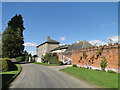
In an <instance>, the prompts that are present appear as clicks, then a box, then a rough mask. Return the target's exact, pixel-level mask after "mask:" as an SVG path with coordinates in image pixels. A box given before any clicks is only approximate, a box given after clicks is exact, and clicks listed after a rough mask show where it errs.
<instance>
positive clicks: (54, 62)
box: [49, 56, 59, 64]
mask: <svg viewBox="0 0 120 90" xmlns="http://www.w3.org/2000/svg"><path fill="white" fill-rule="evenodd" d="M49 62H50V64H59V60H58V57H57V56H51V57H50V61H49Z"/></svg>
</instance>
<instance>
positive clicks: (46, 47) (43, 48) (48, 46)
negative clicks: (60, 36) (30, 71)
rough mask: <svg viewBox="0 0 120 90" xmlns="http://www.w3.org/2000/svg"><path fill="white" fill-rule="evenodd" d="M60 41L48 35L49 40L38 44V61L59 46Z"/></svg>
mask: <svg viewBox="0 0 120 90" xmlns="http://www.w3.org/2000/svg"><path fill="white" fill-rule="evenodd" d="M59 43H60V42H58V41H56V40H53V39H50V36H48V37H47V41H45V42H44V43H42V44H40V45H38V46H37V56H38V59H37V60H36V62H42V60H41V58H42V57H44V56H45V54H46V53H49V52H50V51H51V50H53V49H54V48H56V47H58V46H59Z"/></svg>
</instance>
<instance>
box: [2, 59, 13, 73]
mask: <svg viewBox="0 0 120 90" xmlns="http://www.w3.org/2000/svg"><path fill="white" fill-rule="evenodd" d="M12 65H13V63H12V62H11V59H9V58H2V59H0V71H2V72H6V71H9V70H12V67H13V66H12Z"/></svg>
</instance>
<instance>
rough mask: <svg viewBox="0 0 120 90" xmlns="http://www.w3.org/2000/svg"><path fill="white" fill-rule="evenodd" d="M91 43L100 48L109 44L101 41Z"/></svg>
mask: <svg viewBox="0 0 120 90" xmlns="http://www.w3.org/2000/svg"><path fill="white" fill-rule="evenodd" d="M89 43H90V44H92V45H95V46H100V45H105V44H107V43H105V42H102V41H100V40H91V41H89Z"/></svg>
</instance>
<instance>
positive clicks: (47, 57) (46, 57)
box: [44, 53, 52, 63]
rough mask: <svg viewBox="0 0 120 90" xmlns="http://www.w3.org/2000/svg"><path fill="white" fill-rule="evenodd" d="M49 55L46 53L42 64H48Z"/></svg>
mask: <svg viewBox="0 0 120 90" xmlns="http://www.w3.org/2000/svg"><path fill="white" fill-rule="evenodd" d="M51 55H52V54H51V53H46V55H45V57H44V62H45V63H48V62H49V61H50V58H51Z"/></svg>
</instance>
